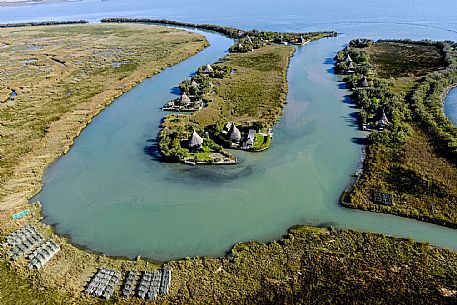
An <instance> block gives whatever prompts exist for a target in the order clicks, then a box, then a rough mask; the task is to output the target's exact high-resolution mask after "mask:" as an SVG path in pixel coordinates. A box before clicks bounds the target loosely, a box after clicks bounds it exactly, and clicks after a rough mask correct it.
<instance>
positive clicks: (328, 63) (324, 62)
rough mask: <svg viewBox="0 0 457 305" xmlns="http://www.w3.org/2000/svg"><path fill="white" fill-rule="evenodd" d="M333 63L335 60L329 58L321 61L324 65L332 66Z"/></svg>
mask: <svg viewBox="0 0 457 305" xmlns="http://www.w3.org/2000/svg"><path fill="white" fill-rule="evenodd" d="M334 63H335V60H333V58H331V57H327V58H326V59H325V60H324V61H323V64H324V65H332V66H333V64H334Z"/></svg>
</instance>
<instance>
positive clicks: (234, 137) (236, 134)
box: [229, 124, 241, 143]
mask: <svg viewBox="0 0 457 305" xmlns="http://www.w3.org/2000/svg"><path fill="white" fill-rule="evenodd" d="M229 138H230V141H232V142H235V143H239V142H240V141H241V132H240V130H239V129H238V128H236V126H235V124H232V127H231V128H230V131H229Z"/></svg>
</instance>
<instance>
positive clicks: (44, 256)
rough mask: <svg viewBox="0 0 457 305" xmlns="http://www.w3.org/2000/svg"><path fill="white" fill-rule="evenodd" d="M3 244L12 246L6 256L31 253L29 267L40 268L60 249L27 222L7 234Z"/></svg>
mask: <svg viewBox="0 0 457 305" xmlns="http://www.w3.org/2000/svg"><path fill="white" fill-rule="evenodd" d="M4 246H6V247H12V249H11V250H10V251H9V252H8V256H9V257H10V258H11V259H13V260H18V259H19V258H21V257H23V256H24V255H27V254H30V253H31V254H30V255H29V268H30V269H32V268H36V269H40V268H41V267H43V266H44V265H45V264H46V263H48V262H49V261H50V260H51V259H52V258H53V257H54V256H55V255H56V254H57V253H58V252H59V251H60V247H59V246H58V245H57V244H55V243H54V242H53V241H51V240H46V241H45V240H44V237H43V235H41V234H40V233H39V232H38V231H37V229H36V228H35V227H34V226H33V225H32V224H27V225H25V226H24V227H22V228H20V229H18V230H16V231H14V232H13V233H11V234H10V235H8V236H7V238H6V244H5V245H4ZM32 252H33V253H32Z"/></svg>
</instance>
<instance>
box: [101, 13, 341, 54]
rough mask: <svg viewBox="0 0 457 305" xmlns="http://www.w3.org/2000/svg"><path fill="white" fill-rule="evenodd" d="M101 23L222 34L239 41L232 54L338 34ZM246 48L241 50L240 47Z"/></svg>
mask: <svg viewBox="0 0 457 305" xmlns="http://www.w3.org/2000/svg"><path fill="white" fill-rule="evenodd" d="M101 22H105V23H112V22H115V23H125V22H127V23H154V24H164V25H172V26H182V27H187V28H199V29H203V30H209V31H214V32H217V33H221V34H223V35H225V36H228V37H230V38H234V39H237V40H238V43H237V44H235V45H233V46H232V47H231V48H230V52H249V51H251V50H252V49H258V48H259V47H261V46H264V45H268V44H288V43H291V44H299V45H301V44H305V43H307V42H309V41H313V40H318V39H321V38H325V37H335V36H336V35H337V33H336V32H307V33H294V32H271V31H259V30H250V31H244V30H240V29H237V28H232V27H227V26H221V25H216V24H195V23H188V22H180V21H174V20H166V19H148V18H104V19H102V20H101ZM240 44H241V45H242V46H244V47H242V48H240V47H239V45H240Z"/></svg>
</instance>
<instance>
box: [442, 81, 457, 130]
mask: <svg viewBox="0 0 457 305" xmlns="http://www.w3.org/2000/svg"><path fill="white" fill-rule="evenodd" d="M444 113H445V114H446V116H447V117H448V119H449V120H450V121H451V122H452V123H454V125H456V126H457V88H454V89H452V90H451V91H450V92H449V94H448V95H447V97H446V100H445V101H444Z"/></svg>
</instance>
